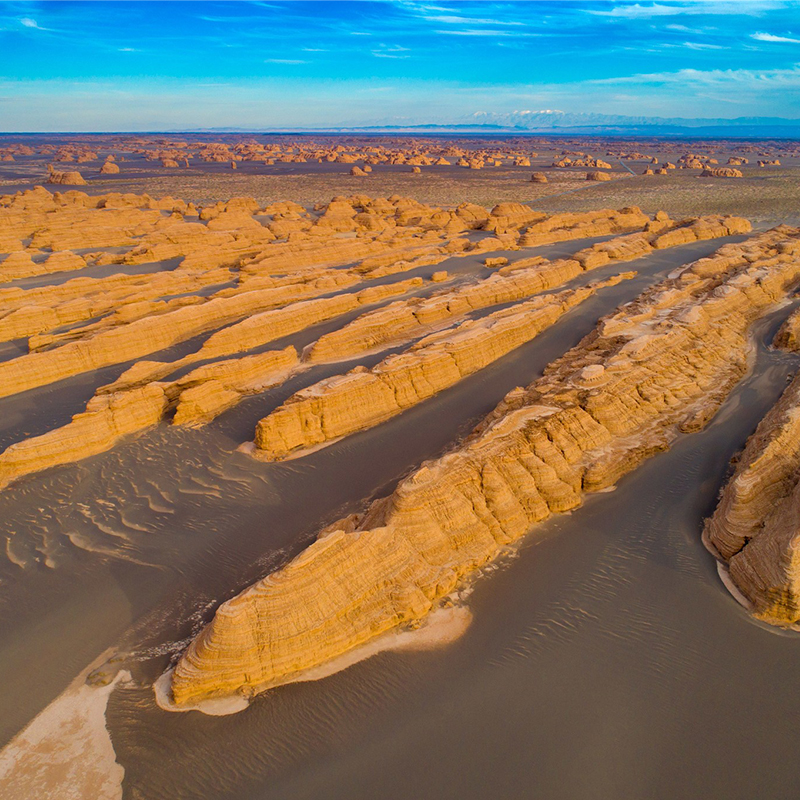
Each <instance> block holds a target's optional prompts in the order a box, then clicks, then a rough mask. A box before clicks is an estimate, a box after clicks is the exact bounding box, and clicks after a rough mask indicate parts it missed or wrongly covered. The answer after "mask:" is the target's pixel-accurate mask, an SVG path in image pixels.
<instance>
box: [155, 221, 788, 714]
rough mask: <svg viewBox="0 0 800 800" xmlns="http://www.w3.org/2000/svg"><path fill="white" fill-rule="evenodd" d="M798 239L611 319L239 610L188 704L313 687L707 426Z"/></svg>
mask: <svg viewBox="0 0 800 800" xmlns="http://www.w3.org/2000/svg"><path fill="white" fill-rule="evenodd" d="M797 238H798V232H797V231H793V232H791V233H786V232H772V233H769V234H765V235H763V236H761V237H757V238H756V239H755V240H754V241H752V242H751V243H750V245H749V247H741V246H732V245H727V246H725V247H723V248H722V249H721V251H720V252H719V253H718V254H717V255H716V256H714V257H711V258H707V259H701V260H700V261H698V262H695V263H694V264H692V265H690V266H689V267H688V268H685V269H683V270H680V271H679V273H678V274H674V275H673V276H672V277H670V278H669V279H667V280H666V281H664V282H662V283H661V284H659V285H658V286H656V287H654V288H653V289H651V290H649V291H647V292H645V293H644V294H643V295H641V296H640V297H639V298H638V299H637V300H636V301H634V302H632V303H629V304H627V305H626V306H623V307H622V308H621V309H620V310H619V311H618V312H617V313H615V314H613V315H611V316H609V317H607V318H605V319H603V320H601V322H600V323H599V324H598V326H597V328H596V330H595V331H594V332H593V333H592V334H590V335H589V336H587V337H586V338H585V339H584V340H583V341H582V342H581V343H580V344H579V345H577V346H576V347H575V348H573V349H572V350H570V351H569V352H568V353H567V354H566V355H565V356H563V357H562V358H560V359H559V360H557V361H556V362H554V363H553V364H552V365H551V366H550V367H548V369H547V370H546V371H545V374H544V375H543V376H542V378H540V379H539V380H537V381H535V382H534V383H533V384H532V385H531V386H529V387H528V388H527V389H517V390H514V391H513V392H511V393H510V394H509V395H508V396H507V397H506V399H505V401H503V402H502V403H501V404H500V405H499V406H498V407H497V409H495V411H494V412H492V413H491V414H489V415H488V417H487V418H486V419H485V420H484V421H483V422H482V423H481V424H480V425H479V426H478V427H477V428H476V430H475V433H474V434H473V435H472V436H471V437H470V438H469V439H467V440H466V441H465V442H464V443H463V444H462V445H461V447H460V448H458V449H455V450H452V451H450V452H448V453H447V454H446V455H444V456H442V457H441V458H439V459H438V460H436V461H433V462H430V463H428V464H426V465H424V466H422V467H421V468H420V469H418V470H417V471H416V472H415V473H413V474H412V475H411V476H410V477H408V478H406V479H404V480H403V481H401V482H400V484H399V485H398V486H397V488H396V489H395V491H394V492H393V493H392V494H391V495H390V496H389V497H387V498H385V499H383V500H378V501H376V502H375V503H373V504H372V505H371V506H370V507H369V509H368V510H367V511H366V512H365V513H364V514H363V515H354V516H351V517H349V518H347V519H346V520H342V521H341V522H340V523H339V524H336V525H333V526H329V527H328V528H327V529H326V530H325V531H323V533H322V535H321V536H320V538H319V539H318V540H317V541H316V542H315V543H314V544H312V545H311V546H310V547H309V548H307V549H306V550H305V551H304V552H303V553H301V554H300V555H299V556H298V557H297V558H295V559H294V560H293V561H292V562H290V563H289V564H288V565H287V566H285V567H283V568H282V569H279V570H278V571H277V572H275V573H273V574H271V575H269V576H267V577H266V578H264V579H263V580H261V581H259V582H258V583H256V584H254V585H253V586H251V587H250V588H249V589H246V590H245V591H244V592H242V593H241V594H240V595H238V596H237V597H235V598H233V599H232V600H230V601H228V602H226V603H224V604H223V605H222V606H221V607H220V608H219V609H218V610H217V613H216V615H215V617H214V619H213V621H212V622H211V623H210V624H209V625H208V626H206V628H205V629H204V630H203V631H202V633H201V634H200V635H199V636H198V637H197V638H196V639H195V640H194V641H193V642H192V644H191V645H190V646H189V648H188V649H187V651H186V652H185V653H184V654H183V656H182V658H181V660H180V661H179V663H178V664H177V666H176V668H175V670H174V672H173V674H172V682H171V686H172V695H173V699H174V701H175V702H176V703H177V704H179V705H181V704H187V703H190V702H192V701H195V700H199V699H202V698H208V697H214V696H225V695H231V694H235V693H239V694H243V695H245V696H247V695H250V694H253V693H254V692H257V691H260V690H263V689H265V688H268V687H270V686H273V685H276V684H280V683H283V682H286V681H287V680H291V679H293V678H296V677H298V675H300V674H302V673H303V671H305V670H307V669H310V668H312V667H316V666H318V665H320V664H322V663H324V662H326V661H328V660H330V659H332V658H334V657H337V656H340V655H342V654H343V653H346V652H347V651H349V650H350V649H352V648H354V647H356V646H358V645H361V644H364V643H365V642H367V641H369V640H371V639H373V638H375V637H376V636H379V635H380V634H381V633H384V632H386V631H390V630H392V629H393V628H396V627H397V626H398V625H402V624H404V623H409V622H413V621H415V620H419V619H421V618H422V617H424V616H425V615H426V614H428V612H429V611H430V610H431V609H432V608H433V607H434V605H435V604H436V603H437V601H438V600H439V599H440V598H441V597H442V596H444V595H446V594H448V593H450V592H451V591H452V590H453V589H454V588H455V587H456V586H457V585H458V583H459V581H460V579H462V578H463V577H464V576H465V575H468V574H470V573H472V572H474V571H475V570H476V569H478V568H480V567H481V566H482V565H484V564H486V563H487V562H489V561H491V560H492V559H494V558H495V557H497V555H498V554H499V553H500V552H501V551H502V549H503V548H504V547H505V546H506V545H508V544H509V543H511V542H514V541H515V540H517V539H519V538H520V537H522V536H524V535H525V534H526V533H527V532H528V531H529V530H530V528H531V527H532V526H533V525H535V524H536V523H538V522H540V521H542V520H544V519H546V518H547V517H549V516H550V515H552V514H556V513H561V512H565V511H568V510H570V509H573V508H575V507H577V506H579V505H580V504H581V499H582V495H583V493H584V492H590V491H596V490H599V489H603V488H606V487H609V486H612V485H613V484H614V483H616V482H617V481H618V480H619V479H620V478H621V477H622V476H623V475H625V474H626V473H627V472H629V471H630V470H632V469H633V468H634V467H635V466H636V465H637V464H639V463H640V462H641V461H643V460H644V459H646V458H648V457H649V456H651V455H653V454H654V453H656V452H658V451H659V450H663V449H665V448H667V447H669V445H670V442H671V441H672V440H673V439H674V438H675V437H676V436H677V435H678V432H679V431H684V432H690V431H695V430H698V429H700V428H702V427H703V426H704V425H705V424H706V423H707V422H708V420H709V419H710V418H711V417H712V416H713V415H714V413H715V411H716V410H717V409H718V408H719V406H720V404H721V403H722V402H723V400H724V399H725V397H726V396H727V395H728V393H729V392H730V390H731V388H732V387H733V386H734V385H735V384H736V382H737V381H738V380H739V379H740V378H741V377H742V376H743V375H744V374H745V372H746V370H747V364H748V356H749V354H750V352H751V349H752V348H751V344H750V341H749V336H748V334H749V330H750V327H751V325H752V323H753V322H754V321H755V320H756V319H758V318H759V317H761V316H762V315H764V314H765V313H766V312H767V311H768V310H769V309H770V308H772V307H774V306H775V305H776V304H777V303H779V302H781V301H782V300H783V299H784V297H785V295H786V292H787V290H788V289H789V288H790V287H792V286H794V285H795V284H797V282H798V281H800V261H798V259H796V258H794V257H792V256H791V255H786V254H779V253H777V250H776V246H777V245H778V243H780V242H782V241H786V240H787V239H790V240H793V241H796V240H797Z"/></svg>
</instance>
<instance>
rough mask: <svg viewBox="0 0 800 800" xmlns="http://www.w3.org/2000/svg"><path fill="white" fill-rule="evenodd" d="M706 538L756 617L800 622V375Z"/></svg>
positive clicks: (767, 420) (745, 458) (749, 450)
mask: <svg viewBox="0 0 800 800" xmlns="http://www.w3.org/2000/svg"><path fill="white" fill-rule="evenodd" d="M704 540H705V542H706V544H707V545H708V547H709V549H711V550H712V552H714V553H715V555H717V557H718V558H720V559H722V561H723V562H724V564H725V565H726V568H727V571H728V574H729V576H730V580H731V581H732V582H733V584H734V586H735V587H736V589H737V590H738V591H739V592H740V593H741V594H742V595H743V596H744V598H745V599H746V600H747V602H748V603H749V604H750V606H751V610H752V613H753V614H754V615H755V616H756V617H758V618H759V619H762V620H764V621H765V622H769V623H771V624H773V625H780V626H784V627H785V626H790V625H797V624H798V622H800V555H799V554H800V377H795V379H794V380H793V381H792V383H791V384H790V385H789V387H788V388H787V389H786V391H785V392H784V393H783V396H782V397H781V399H780V400H779V401H778V402H777V403H776V405H775V406H774V407H773V408H772V409H771V410H770V411H769V413H768V414H767V415H766V416H765V417H764V419H763V420H762V421H761V423H760V424H759V426H758V428H757V429H756V431H755V433H754V434H753V435H752V436H751V437H750V438H749V439H748V440H747V444H746V445H745V448H744V452H743V453H742V454H741V456H740V458H739V459H738V462H737V464H736V469H735V472H734V474H733V476H732V477H731V479H730V480H729V481H728V484H727V485H726V486H725V488H724V490H723V492H722V495H721V497H720V501H719V505H718V506H717V509H716V511H715V512H714V515H713V516H712V517H711V518H710V519H709V520H707V522H706V527H705V531H704Z"/></svg>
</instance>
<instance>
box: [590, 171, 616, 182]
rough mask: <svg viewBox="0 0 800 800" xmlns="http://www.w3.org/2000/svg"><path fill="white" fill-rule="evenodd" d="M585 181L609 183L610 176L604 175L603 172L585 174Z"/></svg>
mask: <svg viewBox="0 0 800 800" xmlns="http://www.w3.org/2000/svg"><path fill="white" fill-rule="evenodd" d="M586 180H587V181H610V180H611V176H610V175H608V174H606V173H605V172H587V173H586Z"/></svg>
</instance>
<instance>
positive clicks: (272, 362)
mask: <svg viewBox="0 0 800 800" xmlns="http://www.w3.org/2000/svg"><path fill="white" fill-rule="evenodd" d="M298 363H299V362H298V358H297V351H296V350H295V349H294V348H293V347H287V348H285V349H283V350H270V351H267V352H266V353H259V354H257V355H252V356H244V357H242V358H233V359H230V360H228V361H219V362H216V363H212V364H205V365H203V366H201V367H198V368H197V369H195V370H192V371H191V372H189V373H188V374H187V375H184V376H183V377H181V378H178V379H177V380H175V381H172V382H170V383H157V382H151V383H147V384H145V385H142V386H136V387H132V388H128V389H124V390H121V391H115V392H106V393H99V392H98V393H97V394H95V396H94V397H93V398H92V399H91V400H90V401H89V402H88V404H87V406H86V410H85V411H83V412H81V413H80V414H76V415H75V416H74V417H73V418H72V420H71V421H70V422H68V423H67V424H66V425H62V426H61V427H60V428H56V429H54V430H52V431H48V432H47V433H45V434H42V435H41V436H34V437H32V438H30V439H26V440H24V441H22V442H18V443H16V444H12V445H11V446H10V447H8V448H7V449H6V450H5V451H3V452H2V453H0V488H3V487H4V486H7V485H8V484H9V483H11V482H13V481H15V480H17V479H19V478H22V477H24V476H25V475H30V474H32V473H35V472H41V471H42V470H45V469H49V468H51V467H57V466H60V465H62V464H68V463H71V462H75V461H80V460H82V459H84V458H88V457H89V456H95V455H98V454H100V453H104V452H106V451H107V450H110V449H111V448H112V447H114V446H115V445H116V444H117V443H119V442H120V441H121V440H122V439H123V438H125V437H127V436H130V435H132V434H134V433H139V432H140V431H143V430H145V429H147V428H150V427H152V426H154V425H157V424H158V423H159V422H160V421H161V420H162V419H163V418H164V416H165V415H166V414H167V412H168V411H170V410H171V409H175V415H174V417H173V419H172V422H173V424H175V425H186V426H192V427H198V426H200V425H204V424H206V423H207V422H210V421H211V420H212V419H214V418H215V417H217V416H218V415H219V414H221V413H222V412H223V411H226V410H227V409H229V408H231V407H233V406H234V405H236V404H237V403H238V402H239V401H240V400H241V399H242V398H243V397H245V396H247V395H249V394H255V393H257V392H260V391H263V390H264V389H265V388H267V387H269V386H273V385H275V384H276V383H280V382H282V381H283V380H285V379H286V378H287V377H288V376H289V375H290V374H291V372H292V370H293V369H294V368H295V367H296V366H297V364H298Z"/></svg>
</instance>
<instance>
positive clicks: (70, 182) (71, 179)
mask: <svg viewBox="0 0 800 800" xmlns="http://www.w3.org/2000/svg"><path fill="white" fill-rule="evenodd" d="M47 182H48V183H61V184H65V185H67V186H86V181H85V180H84V179H83V175H81V174H80V172H78V171H77V170H73V171H72V172H62V171H61V170H57V169H53V168H52V167H51V168H50V171H49V174H48V176H47Z"/></svg>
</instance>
